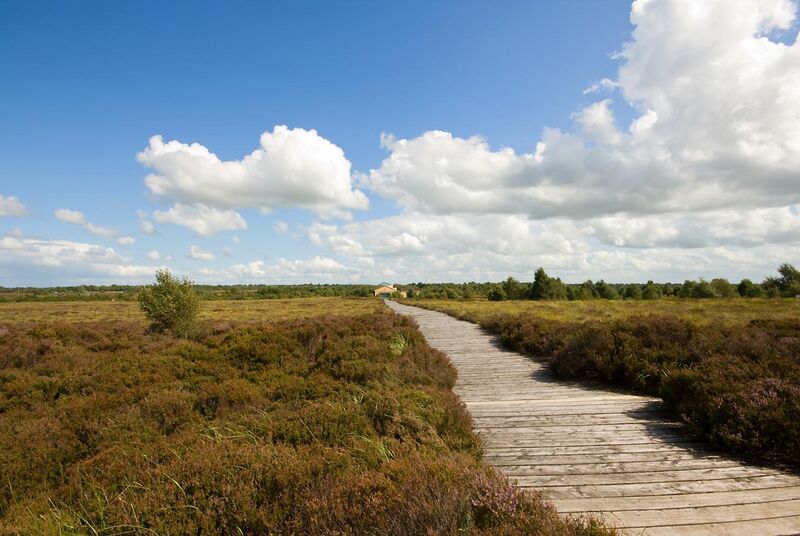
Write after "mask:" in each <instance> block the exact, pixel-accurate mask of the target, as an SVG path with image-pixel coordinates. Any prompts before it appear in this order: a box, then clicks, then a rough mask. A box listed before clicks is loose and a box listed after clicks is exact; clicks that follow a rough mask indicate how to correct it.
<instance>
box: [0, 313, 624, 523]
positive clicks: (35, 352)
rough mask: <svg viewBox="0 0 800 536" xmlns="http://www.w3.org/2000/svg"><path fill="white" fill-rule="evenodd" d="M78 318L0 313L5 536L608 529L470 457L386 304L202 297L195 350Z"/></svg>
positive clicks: (476, 445) (450, 375) (461, 419)
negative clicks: (563, 510)
mask: <svg viewBox="0 0 800 536" xmlns="http://www.w3.org/2000/svg"><path fill="white" fill-rule="evenodd" d="M62 305H68V306H70V307H71V308H74V307H76V306H78V307H77V311H79V313H83V314H85V317H84V318H79V317H75V316H72V317H69V318H66V319H61V318H60V315H59V314H55V315H53V311H52V310H50V309H52V308H53V307H60V306H62ZM83 305H84V304H78V303H71V304H60V303H42V304H37V303H14V304H5V305H4V306H3V307H16V308H17V309H15V310H14V311H15V312H14V313H13V314H11V315H9V314H8V311H6V314H5V315H3V313H2V310H3V309H2V308H0V482H2V485H0V533H3V534H45V535H49V534H52V535H56V534H97V535H100V534H106V535H112V534H114V535H118V534H143V535H144V534H148V535H153V534H315V535H316V534H396V535H407V534H496V535H500V534H506V535H512V534H542V535H591V534H596V535H600V534H610V533H611V532H610V531H609V530H607V529H604V528H602V527H601V526H599V525H598V524H597V523H595V522H592V521H589V520H577V519H572V520H564V519H562V518H560V517H559V516H558V515H557V514H556V513H555V511H554V510H553V509H552V507H550V506H549V505H548V503H546V502H544V501H543V500H542V499H541V498H540V497H539V496H538V495H536V494H531V493H522V492H520V491H518V490H516V489H515V488H514V487H513V486H511V485H510V484H509V482H508V481H507V480H505V479H504V478H502V477H501V476H499V475H498V474H496V473H495V472H494V471H493V470H492V469H491V468H489V467H488V466H486V465H485V464H483V463H481V461H480V456H481V445H480V442H479V440H478V438H477V437H476V436H475V435H474V434H473V432H472V431H471V420H470V417H469V415H468V414H467V413H466V411H465V409H464V408H463V406H462V405H461V404H460V402H459V401H458V399H457V398H456V396H455V395H454V394H453V392H452V391H451V387H452V385H453V383H454V381H455V377H456V374H455V370H454V369H453V368H452V366H451V365H450V363H449V362H448V361H447V359H446V358H445V356H444V355H443V354H441V353H439V352H437V351H435V350H433V349H431V348H430V347H429V346H427V345H426V344H425V342H424V339H423V338H422V336H421V335H420V333H419V332H418V331H417V329H416V328H415V326H414V325H413V323H412V322H411V321H409V320H406V319H405V318H403V317H400V316H397V315H394V314H392V313H390V312H389V311H388V310H386V308H385V307H383V306H382V305H381V303H380V301H379V300H374V299H337V298H316V299H315V298H310V299H307V300H264V301H238V302H214V303H213V304H210V303H207V304H205V307H204V310H203V313H202V315H201V317H200V320H199V321H198V324H197V326H196V329H194V330H193V331H192V333H191V336H190V337H189V338H176V337H175V336H174V333H170V332H169V331H167V332H165V333H156V332H151V331H147V330H146V322H145V319H144V318H143V317H142V315H141V313H138V312H137V310H136V304H135V302H126V303H124V304H122V305H127V308H125V309H124V310H118V309H114V310H118V311H120V312H119V315H118V316H117V317H115V318H114V319H113V320H109V319H105V320H102V321H98V317H102V316H103V314H104V313H103V310H102V308H101V311H100V312H98V311H97V310H96V306H103V307H109V308H110V307H112V306H113V307H117V306H119V305H120V304H119V302H115V303H111V302H108V303H103V304H99V303H98V304H93V303H87V304H85V305H86V306H87V307H85V308H83V307H82V306H83ZM273 306H274V307H273ZM20 308H22V309H20ZM25 308H27V309H25ZM239 308H242V309H241V310H240V309H239ZM26 310H27V311H28V312H38V314H40V318H42V319H41V320H36V319H35V318H31V317H28V318H24V317H23V316H20V315H19V313H20V311H26ZM43 310H44V311H46V312H45V313H42V311H43ZM53 316H55V317H56V318H55V319H54V318H53ZM23 318H24V319H23Z"/></svg>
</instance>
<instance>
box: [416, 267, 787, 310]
mask: <svg viewBox="0 0 800 536" xmlns="http://www.w3.org/2000/svg"><path fill="white" fill-rule="evenodd" d="M402 288H403V290H406V291H407V292H408V296H409V297H410V298H413V297H418V298H434V299H473V298H485V299H488V300H491V301H502V300H620V299H623V300H657V299H660V298H669V297H675V298H734V297H742V298H760V297H766V298H776V297H794V296H798V295H800V271H798V270H797V269H795V268H794V266H792V265H791V264H788V263H785V264H782V265H781V266H780V267H779V268H778V276H775V277H768V278H766V279H765V280H764V281H763V282H762V283H754V282H753V281H751V280H749V279H742V280H741V281H740V282H739V283H738V284H733V283H731V282H729V281H728V280H727V279H723V278H716V279H712V280H710V281H706V280H705V279H702V278H701V279H699V280H688V279H687V280H686V281H684V282H683V283H654V282H653V281H648V282H647V283H644V284H640V283H607V282H605V281H604V280H602V279H601V280H599V281H592V280H587V281H584V282H583V283H564V282H562V281H561V279H560V278H558V277H552V276H550V275H548V274H547V273H546V272H545V271H544V269H543V268H539V269H538V270H536V273H535V274H534V279H533V282H532V283H525V282H521V281H518V280H516V279H514V278H513V277H509V278H508V279H506V280H505V281H503V282H501V283H461V284H456V283H439V284H430V283H427V284H426V283H416V284H413V285H406V286H405V287H402Z"/></svg>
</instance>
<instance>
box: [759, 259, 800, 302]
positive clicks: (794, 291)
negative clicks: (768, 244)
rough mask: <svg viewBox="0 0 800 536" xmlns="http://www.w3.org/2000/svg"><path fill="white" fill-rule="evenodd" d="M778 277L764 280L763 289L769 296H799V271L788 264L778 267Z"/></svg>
mask: <svg viewBox="0 0 800 536" xmlns="http://www.w3.org/2000/svg"><path fill="white" fill-rule="evenodd" d="M778 273H779V274H780V277H768V278H767V279H765V280H764V283H763V285H762V286H763V287H764V289H765V290H766V291H767V293H768V294H770V295H776V294H777V295H779V296H786V297H792V296H798V295H800V270H797V269H796V268H795V267H794V266H792V265H791V264H789V263H783V264H781V265H780V266H779V267H778Z"/></svg>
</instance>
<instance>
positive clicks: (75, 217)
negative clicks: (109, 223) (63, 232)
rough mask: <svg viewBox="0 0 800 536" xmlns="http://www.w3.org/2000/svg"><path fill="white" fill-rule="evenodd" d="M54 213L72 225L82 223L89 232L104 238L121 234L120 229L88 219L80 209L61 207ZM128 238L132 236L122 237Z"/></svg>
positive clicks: (123, 238)
mask: <svg viewBox="0 0 800 536" xmlns="http://www.w3.org/2000/svg"><path fill="white" fill-rule="evenodd" d="M53 214H54V215H55V217H56V218H58V219H59V220H61V221H63V222H66V223H71V224H72V225H80V226H81V227H83V228H84V229H85V230H86V231H87V232H89V233H91V234H93V235H95V236H102V237H104V238H114V237H117V236H119V231H116V230H114V229H109V228H107V227H101V226H99V225H95V224H93V223H92V222H90V221H89V220H87V219H86V216H85V215H84V214H83V212H80V211H78V210H70V209H68V208H60V209H58V210H56V211H55V212H53ZM127 238H130V237H122V238H121V240H125V239H127ZM120 244H125V242H120Z"/></svg>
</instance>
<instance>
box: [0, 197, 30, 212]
mask: <svg viewBox="0 0 800 536" xmlns="http://www.w3.org/2000/svg"><path fill="white" fill-rule="evenodd" d="M25 210H26V209H25V205H23V204H22V202H21V201H20V200H19V199H17V198H16V197H14V196H13V195H12V196H9V197H5V196H2V195H0V216H22V215H23V214H25Z"/></svg>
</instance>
